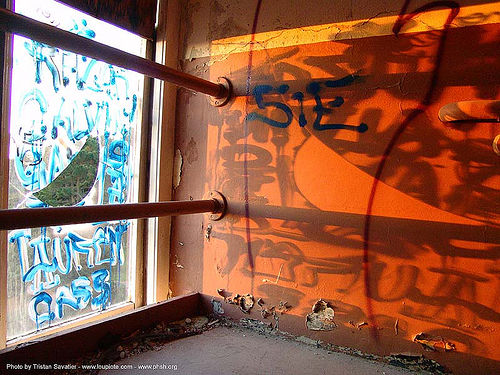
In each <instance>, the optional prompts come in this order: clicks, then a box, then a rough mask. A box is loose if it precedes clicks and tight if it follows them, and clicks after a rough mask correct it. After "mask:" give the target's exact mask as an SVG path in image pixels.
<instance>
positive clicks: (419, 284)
mask: <svg viewBox="0 0 500 375" xmlns="http://www.w3.org/2000/svg"><path fill="white" fill-rule="evenodd" d="M333 3H335V4H333ZM259 4H260V6H259ZM439 5H440V6H437V3H435V2H430V1H398V2H394V1H382V2H376V4H374V3H373V2H369V1H361V2H356V3H355V4H354V5H353V4H352V2H350V1H341V2H330V1H319V0H318V1H314V2H313V4H311V2H305V1H296V2H295V1H294V2H293V4H292V5H291V4H290V2H289V1H275V2H272V3H270V2H259V1H258V0H255V1H248V2H244V3H242V4H240V3H237V2H232V1H229V0H219V1H208V0H199V1H188V2H187V5H186V7H185V9H184V14H183V20H184V21H185V22H182V24H183V28H184V30H183V36H184V43H183V49H182V51H181V53H180V56H183V59H182V61H181V66H182V68H183V70H184V71H186V72H188V73H191V74H194V75H198V76H201V77H203V78H206V79H210V80H212V81H215V80H216V79H217V78H218V77H219V76H226V77H228V78H229V79H230V80H231V81H232V83H233V85H234V89H235V98H234V99H233V100H232V101H231V102H230V103H229V104H228V105H226V106H225V107H221V108H214V107H211V106H210V105H209V103H208V101H207V99H206V98H205V97H204V96H203V95H201V94H195V93H192V92H189V91H187V90H183V89H180V90H179V92H178V109H177V121H178V127H177V130H176V148H178V149H179V150H180V152H181V153H182V155H183V156H184V159H185V160H186V161H187V162H186V163H184V164H183V167H182V180H181V181H180V184H179V186H178V187H177V188H176V199H179V200H180V199H191V198H193V197H194V198H198V197H202V196H203V195H204V194H205V192H206V191H209V190H219V191H221V192H222V193H223V194H225V196H226V197H227V199H228V200H229V202H230V206H229V208H230V214H229V215H228V216H226V218H225V219H223V220H222V221H220V222H212V223H211V222H209V221H208V219H207V218H206V217H203V216H184V217H177V218H175V221H174V225H173V242H172V254H173V255H172V276H171V288H172V290H173V291H174V294H177V295H179V294H184V293H186V292H188V291H199V292H201V293H203V294H206V295H209V296H211V297H213V298H214V303H215V302H217V303H215V304H214V306H216V307H217V311H224V314H233V315H234V316H235V317H238V316H239V317H243V316H245V317H248V315H250V317H251V318H253V319H260V320H261V321H263V322H265V323H266V324H270V325H271V326H272V327H277V326H278V322H279V329H280V330H285V331H288V332H291V333H293V334H295V335H298V336H304V337H307V338H309V339H311V340H322V341H324V342H329V343H332V344H335V345H341V346H346V347H352V348H354V349H359V350H363V351H366V352H369V353H374V354H377V355H391V354H393V355H395V356H397V355H398V354H400V353H406V354H408V353H411V355H417V356H420V355H423V356H425V357H426V358H429V359H430V360H435V361H437V362H439V363H440V364H442V365H443V366H445V367H447V368H449V369H451V370H453V371H454V372H456V373H474V371H475V370H476V369H477V366H481V367H480V368H481V369H484V370H485V373H486V372H488V371H490V372H491V371H493V372H494V371H496V370H498V368H499V366H498V363H499V362H498V361H499V360H500V351H499V350H498V349H496V341H497V340H496V337H497V335H498V334H497V333H496V332H497V331H498V328H499V325H498V322H499V320H500V312H499V311H498V307H497V302H498V296H499V290H500V283H499V278H498V274H499V266H498V250H499V247H498V239H499V238H500V236H499V230H498V225H499V216H498V213H499V210H498V203H497V202H498V189H499V186H500V181H499V177H498V163H499V160H500V159H499V157H498V155H497V154H496V153H495V150H494V147H493V144H492V142H493V141H494V139H495V137H496V136H497V134H499V133H500V126H499V125H498V123H495V122H491V121H490V122H488V121H486V122H481V121H479V122H478V121H469V122H465V123H457V124H451V123H447V124H445V123H443V122H441V121H440V120H439V118H438V112H439V110H440V109H441V108H442V107H443V106H445V105H447V104H449V103H454V102H458V101H464V100H468V101H470V100H475V101H481V100H498V99H500V98H499V96H500V95H499V92H498V87H499V81H500V78H499V75H498V71H500V69H499V68H500V62H499V59H498V56H497V54H496V52H495V51H498V47H499V37H498V22H499V14H498V11H497V9H498V7H499V3H498V2H486V1H459V2H458V3H455V2H440V3H439ZM209 225H210V226H209ZM208 229H209V236H206V234H207V230H208ZM181 243H182V245H180V244H181ZM175 263H177V264H182V266H183V267H182V268H181V267H178V266H176V264H175ZM218 290H219V291H221V290H222V291H224V293H225V294H224V295H222V294H220V293H219V292H218ZM247 293H248V294H250V295H252V296H253V298H255V301H256V304H255V305H254V306H253V308H252V309H248V310H249V311H242V310H241V309H240V308H239V307H238V304H234V303H233V304H228V303H225V301H226V302H227V298H230V297H231V296H233V297H234V296H244V295H247ZM226 294H227V295H226ZM320 300H323V301H324V303H325V304H326V305H325V306H327V307H326V308H325V309H319V310H321V311H328V314H326V315H324V314H323V312H321V311H316V312H315V311H314V308H315V307H318V306H316V304H317V303H318V302H319V301H320ZM238 301H239V300H238ZM280 305H281V306H283V305H284V306H286V309H282V310H280V311H279V312H277V310H279V306H280ZM327 308H328V309H331V310H332V313H331V314H330V310H326V309H327ZM311 311H312V312H311ZM318 312H321V314H320V315H311V314H318ZM247 313H249V314H247ZM238 314H239V315H238ZM308 316H309V317H310V320H309V322H311V321H313V322H314V323H317V325H316V324H313V325H314V326H318V327H320V328H321V327H322V324H326V323H328V324H326V326H327V327H328V328H329V330H328V331H325V330H321V329H319V330H313V329H309V328H308V326H307V321H308V320H307V319H308ZM325 319H326V320H325ZM310 325H311V324H310ZM323 326H324V325H323Z"/></svg>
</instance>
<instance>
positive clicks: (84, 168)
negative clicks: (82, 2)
mask: <svg viewBox="0 0 500 375" xmlns="http://www.w3.org/2000/svg"><path fill="white" fill-rule="evenodd" d="M16 12H18V13H21V14H24V15H27V16H29V17H32V18H35V19H37V20H39V21H42V22H47V23H50V24H52V25H54V26H57V27H60V28H63V29H65V30H68V31H71V32H74V33H77V34H79V35H82V36H84V37H87V38H92V39H95V40H97V41H100V42H103V43H106V44H109V45H112V46H114V47H117V48H120V49H122V50H126V51H127V52H131V53H135V54H140V53H141V51H142V46H143V40H142V39H141V38H139V37H137V36H135V35H132V34H130V33H128V32H125V31H123V30H121V29H118V28H115V27H112V26H110V25H107V24H104V23H103V22H100V21H97V20H95V19H92V18H91V17H89V16H87V15H85V14H83V13H80V12H77V11H75V10H73V9H71V8H68V7H66V6H64V5H61V4H59V3H56V2H54V1H47V0H44V1H36V2H34V1H31V0H23V1H19V0H17V1H16ZM142 85H143V79H142V76H141V75H139V74H137V73H133V72H130V71H126V70H124V69H121V68H118V67H114V66H111V65H109V64H106V63H103V62H98V61H96V60H94V59H91V58H87V57H84V56H78V55H75V54H73V53H70V52H67V51H63V50H60V49H58V48H55V47H52V46H48V45H45V44H42V43H39V42H36V41H32V40H29V39H26V38H22V37H18V36H16V37H15V38H14V51H13V64H12V87H11V118H10V128H9V129H10V155H9V167H10V171H9V176H10V177H9V208H32V207H50V206H70V205H89V204H117V203H125V202H131V201H134V200H135V194H136V190H137V189H136V188H135V187H134V186H135V184H136V180H137V177H138V171H137V170H136V169H137V168H136V165H138V162H137V154H138V151H139V150H138V147H137V144H136V139H137V137H138V133H137V132H138V128H139V126H138V119H140V118H141V113H140V111H141V103H142V97H141V93H142ZM134 231H135V229H134V223H133V222H130V221H125V220H124V221H115V222H103V223H93V224H84V225H83V224H82V225H73V226H64V227H43V228H35V229H24V230H14V231H11V232H9V234H8V238H9V245H8V246H9V249H8V284H7V288H8V303H7V310H8V313H7V326H8V327H7V337H8V339H13V338H15V337H18V336H20V335H24V334H27V333H31V332H34V331H38V330H41V329H45V328H47V327H50V326H53V325H56V324H59V323H62V322H65V321H68V320H71V319H75V318H78V317H81V316H83V315H86V314H89V313H92V312H95V311H101V310H105V309H108V308H110V307H111V306H116V305H118V304H121V303H124V302H127V301H130V299H131V297H130V296H131V295H132V289H131V288H133V283H134V279H133V274H132V272H131V270H132V268H133V267H132V266H131V263H132V262H133V261H134V259H133V258H132V255H133V253H134V251H133V249H132V246H133V245H132V244H133V243H134V242H133V240H132V239H133V236H134Z"/></svg>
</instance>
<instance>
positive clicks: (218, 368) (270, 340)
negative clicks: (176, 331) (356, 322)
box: [99, 327, 411, 375]
mask: <svg viewBox="0 0 500 375" xmlns="http://www.w3.org/2000/svg"><path fill="white" fill-rule="evenodd" d="M116 365H117V366H119V367H122V369H121V370H120V369H113V370H102V371H101V372H100V373H99V374H109V375H118V374H128V375H131V374H141V375H147V374H155V375H158V374H179V375H180V374H183V375H184V374H189V375H196V374H200V375H216V374H239V375H245V374H252V375H258V374H286V375H304V374H314V375H321V374H328V375H336V374H339V375H340V374H346V375H363V374H366V375H373V374H380V375H384V374H385V375H399V374H406V375H408V374H411V372H409V371H407V370H404V369H401V368H398V367H393V366H390V365H386V364H381V363H377V362H372V361H368V360H365V359H362V358H358V357H353V356H349V355H346V354H340V353H332V352H328V351H326V350H324V349H321V348H316V347H313V346H310V345H306V344H304V343H301V342H296V341H291V340H287V339H283V338H281V337H273V336H271V337H269V336H265V335H260V334H259V333H257V332H254V331H251V330H248V329H242V328H238V327H232V328H228V327H218V328H215V329H213V330H210V331H207V332H204V333H203V334H200V335H197V336H191V337H188V338H184V339H180V340H177V341H173V342H170V343H168V344H166V345H165V346H163V347H161V349H160V350H158V351H149V352H145V353H142V354H139V355H136V356H132V357H129V358H125V359H123V360H122V361H120V362H117V363H116ZM141 366H145V367H146V368H141ZM125 367H128V369H126V368H125ZM148 367H149V368H148Z"/></svg>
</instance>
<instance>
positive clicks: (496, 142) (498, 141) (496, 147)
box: [493, 134, 500, 156]
mask: <svg viewBox="0 0 500 375" xmlns="http://www.w3.org/2000/svg"><path fill="white" fill-rule="evenodd" d="M493 151H494V152H495V154H497V155H498V156H500V134H497V136H496V137H495V139H493Z"/></svg>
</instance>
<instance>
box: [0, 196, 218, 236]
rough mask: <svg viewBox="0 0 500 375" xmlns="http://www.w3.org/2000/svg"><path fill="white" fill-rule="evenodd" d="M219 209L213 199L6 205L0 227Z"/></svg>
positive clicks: (69, 222)
mask: <svg viewBox="0 0 500 375" xmlns="http://www.w3.org/2000/svg"><path fill="white" fill-rule="evenodd" d="M223 210H224V205H223V204H221V203H220V202H219V201H217V200H216V199H206V200H193V201H172V202H158V203H125V204H110V205H94V206H76V207H75V206H72V207H48V208H23V209H8V210H0V230H11V229H24V228H37V227H47V226H54V225H69V224H82V223H93V222H101V221H111V220H125V219H140V218H147V217H158V216H177V215H188V214H198V213H203V212H211V213H220V212H222V211H223Z"/></svg>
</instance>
